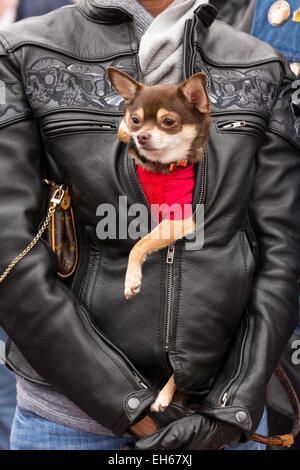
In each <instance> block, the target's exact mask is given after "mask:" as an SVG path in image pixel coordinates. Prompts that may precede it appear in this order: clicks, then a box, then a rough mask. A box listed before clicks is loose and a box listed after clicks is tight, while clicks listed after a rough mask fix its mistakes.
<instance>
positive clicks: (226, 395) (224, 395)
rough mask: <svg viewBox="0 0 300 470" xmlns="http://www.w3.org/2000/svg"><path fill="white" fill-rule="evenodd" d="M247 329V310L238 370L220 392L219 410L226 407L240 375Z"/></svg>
mask: <svg viewBox="0 0 300 470" xmlns="http://www.w3.org/2000/svg"><path fill="white" fill-rule="evenodd" d="M248 329H249V312H248V309H246V328H245V332H244V335H243V339H242V344H241V354H240V360H239V365H238V368H237V371H236V373H235V375H234V376H233V378H232V379H231V380H230V381H229V383H228V384H227V385H226V388H225V389H224V390H223V391H222V393H221V395H220V396H221V398H220V401H219V403H220V406H221V408H225V406H226V405H227V403H228V400H229V390H230V387H231V386H232V385H233V384H234V382H235V381H236V380H237V378H238V376H239V374H240V370H241V367H242V362H243V355H244V349H245V343H246V339H247V335H248Z"/></svg>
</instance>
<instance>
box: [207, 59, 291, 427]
mask: <svg viewBox="0 0 300 470" xmlns="http://www.w3.org/2000/svg"><path fill="white" fill-rule="evenodd" d="M294 79H295V77H294V76H293V75H292V74H291V73H290V72H289V67H288V65H286V70H285V76H284V78H283V79H282V81H281V88H280V90H279V92H278V97H277V101H276V103H275V106H274V108H273V114H272V118H271V121H270V123H269V127H268V130H267V132H266V136H265V140H264V143H263V145H262V147H261V149H260V151H259V152H258V154H257V156H256V181H255V185H254V189H253V197H252V202H251V206H250V208H249V219H250V221H251V226H252V229H253V230H252V232H253V235H254V236H253V238H252V241H250V243H251V244H252V247H253V248H254V251H256V250H255V246H257V248H258V250H257V251H258V262H257V269H256V274H255V277H254V281H253V285H252V291H251V294H250V298H249V302H248V309H247V314H246V315H245V318H244V319H243V322H242V324H241V326H240V329H239V331H238V332H237V334H236V336H235V341H234V343H233V344H232V346H231V349H230V351H229V353H228V357H227V359H226V361H225V363H224V365H223V367H222V369H221V370H220V372H219V374H218V378H217V380H216V382H215V384H214V386H213V388H212V390H211V392H210V394H209V396H208V397H207V399H206V400H205V401H204V402H203V404H202V412H203V413H204V414H206V415H207V416H210V417H215V419H217V420H220V421H223V422H227V423H230V424H234V425H238V426H240V428H241V429H242V430H243V431H245V433H246V434H247V433H252V432H254V431H255V430H256V428H257V426H258V424H259V421H260V419H261V416H262V412H263V408H264V405H265V401H266V387H267V383H268V381H269V379H270V376H271V375H272V372H273V371H274V369H275V367H276V364H277V362H278V360H279V358H280V355H281V352H282V350H283V348H284V346H285V344H286V342H287V341H288V339H289V337H290V336H291V334H292V333H293V331H294V329H295V327H296V325H297V322H298V288H297V279H298V278H299V274H300V239H299V236H300V138H299V137H300V136H299V135H297V132H296V126H295V115H294V113H293V108H292V94H293V88H292V82H293V80H294Z"/></svg>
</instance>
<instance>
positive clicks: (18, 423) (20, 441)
mask: <svg viewBox="0 0 300 470" xmlns="http://www.w3.org/2000/svg"><path fill="white" fill-rule="evenodd" d="M126 442H134V439H132V438H130V437H127V438H117V437H112V436H101V435H99V434H93V433H90V432H86V431H80V430H79V429H72V428H69V427H67V426H62V425H61V424H57V423H54V422H52V421H48V420H47V419H44V418H40V417H39V416H38V415H36V414H34V413H31V412H30V411H27V410H23V409H22V408H20V407H17V410H16V414H15V418H14V422H13V427H12V433H11V440H10V445H11V450H121V449H122V446H123V444H125V443H126Z"/></svg>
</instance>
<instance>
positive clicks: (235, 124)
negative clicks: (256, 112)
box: [222, 121, 247, 129]
mask: <svg viewBox="0 0 300 470" xmlns="http://www.w3.org/2000/svg"><path fill="white" fill-rule="evenodd" d="M246 125H247V123H246V121H236V122H231V123H230V124H226V125H225V126H223V127H222V129H234V128H236V127H245V126H246Z"/></svg>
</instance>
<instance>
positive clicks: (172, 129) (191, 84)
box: [107, 67, 210, 411]
mask: <svg viewBox="0 0 300 470" xmlns="http://www.w3.org/2000/svg"><path fill="white" fill-rule="evenodd" d="M107 74H108V77H109V79H110V82H111V84H112V86H113V87H114V88H115V89H116V91H117V92H118V93H119V94H120V95H121V96H122V97H123V98H124V101H125V104H126V108H125V113H124V118H123V120H122V123H121V125H120V128H119V133H118V137H119V139H120V140H121V141H122V142H126V143H128V144H129V149H128V154H129V156H131V157H132V158H133V159H134V160H135V161H136V163H137V164H138V165H141V166H143V167H144V168H146V169H148V170H151V171H155V172H158V173H166V172H168V171H169V167H170V164H171V163H174V162H177V161H181V160H188V161H189V162H191V163H197V162H199V161H201V159H202V158H203V148H204V146H205V144H206V143H207V140H208V137H209V128H210V103H209V99H208V95H207V91H206V75H205V74H204V73H202V72H199V73H196V74H195V75H193V76H191V77H190V78H189V79H188V80H186V81H185V82H183V83H182V84H180V85H178V86H177V85H155V86H151V87H150V86H145V85H143V84H142V83H139V82H137V81H136V80H134V79H133V78H132V77H130V76H129V75H127V74H126V73H124V72H122V71H120V70H118V69H116V68H114V67H108V68H107ZM175 171H177V170H175ZM194 231H195V221H194V219H193V217H190V218H187V219H183V220H166V219H165V220H163V221H162V222H161V223H160V224H159V225H158V226H157V227H155V228H154V230H152V232H150V233H149V234H148V235H146V236H145V237H144V238H142V239H141V240H139V241H138V242H137V243H136V244H135V245H134V247H133V248H132V250H131V252H130V255H129V260H128V266H127V272H126V277H125V297H126V299H129V298H130V297H132V296H134V295H135V294H138V292H139V291H140V286H141V282H142V265H143V262H144V260H145V259H146V257H147V256H148V255H150V254H151V253H153V252H154V251H158V250H161V249H163V248H165V247H167V246H169V245H170V244H171V243H173V242H175V241H176V240H179V239H181V238H183V237H185V236H187V235H188V234H190V233H193V232H194ZM175 390H176V385H175V381H174V374H173V375H172V377H171V378H170V379H169V381H168V383H167V384H166V385H165V387H164V388H163V389H162V390H161V392H160V393H159V395H158V397H157V399H156V400H155V402H154V403H153V404H152V406H151V410H152V411H163V410H164V409H165V408H166V407H167V406H168V405H169V404H170V402H171V401H172V398H173V395H174V393H175Z"/></svg>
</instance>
